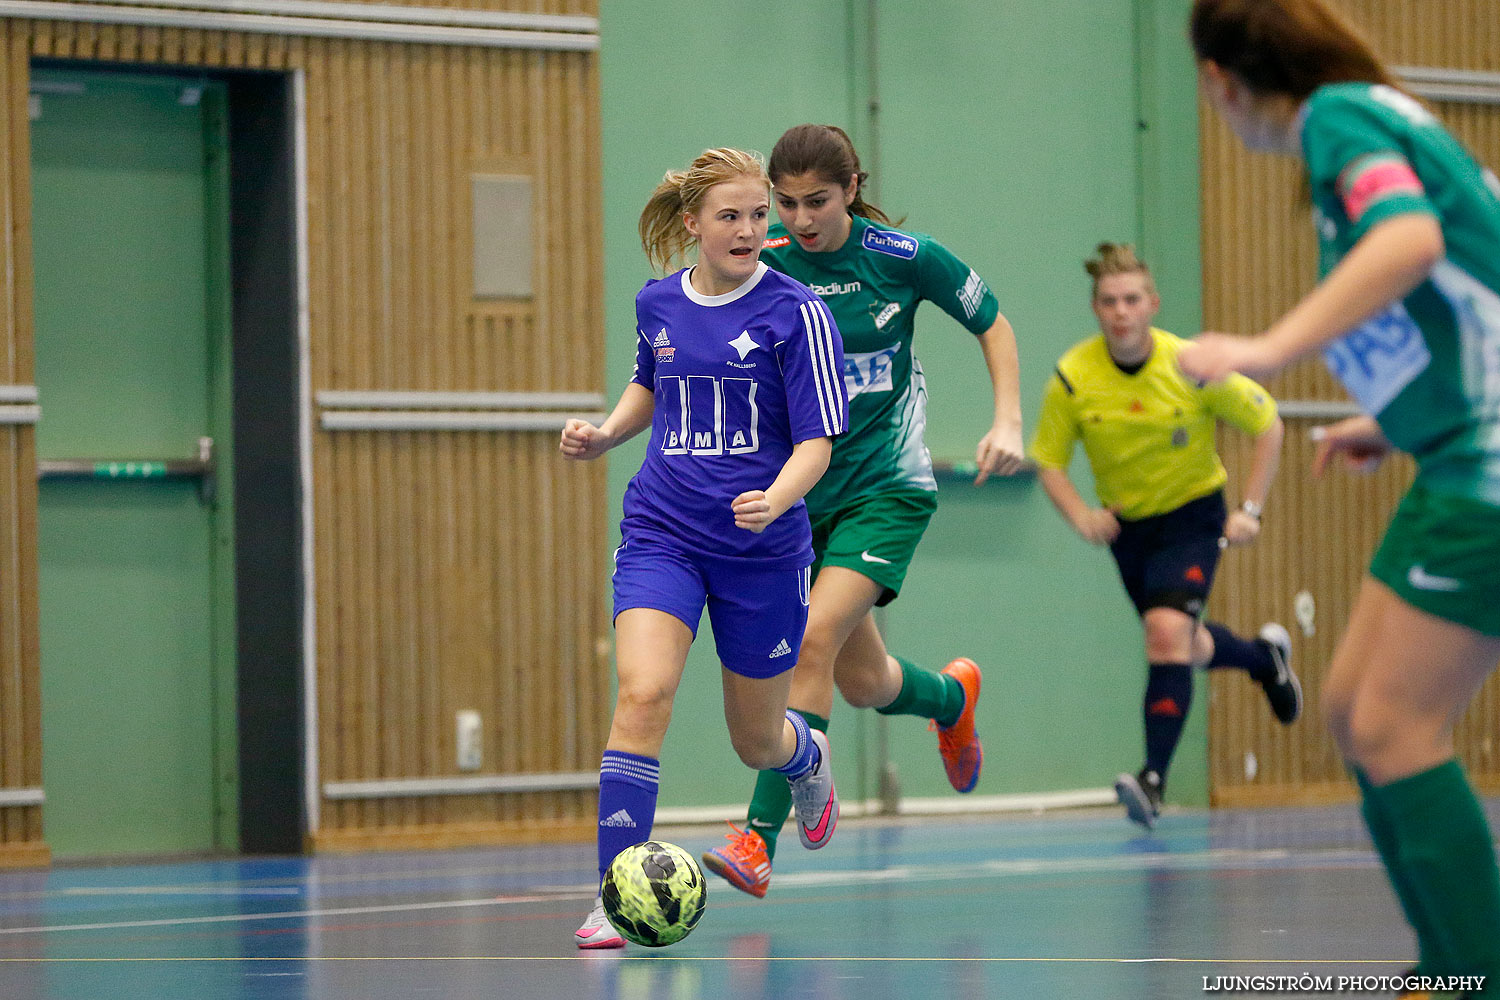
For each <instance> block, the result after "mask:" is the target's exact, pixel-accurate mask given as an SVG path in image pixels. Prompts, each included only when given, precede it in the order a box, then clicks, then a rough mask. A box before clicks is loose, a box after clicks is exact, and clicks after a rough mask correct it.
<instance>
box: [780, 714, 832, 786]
mask: <svg viewBox="0 0 1500 1000" xmlns="http://www.w3.org/2000/svg"><path fill="white" fill-rule="evenodd" d="M786 717H787V721H788V722H790V723H791V724H792V728H793V729H795V730H796V731H797V749H796V750H794V751H792V759H791V760H789V761H787V762H786V763H785V764H783V765H781V766H780V767H773V768H771V770H773V771H775V772H776V773H777V774H784V775H786V776H787V780H789V781H791V780H795V779H797V778H800V777H802V776H803V775H804V774H806V773H807V772H808V771H811V770H812V769H813V768H815V767H817V766H818V761H820V760H822V759H823V756H822V754H820V753H819V752H818V745H817V744H816V743H814V742H813V741H812V731H811V730H809V729H808V728H807V720H806V719H804V718H803V717H802V716H801V715H799V714H798V713H796V712H793V711H792V710H791V709H788V710H787V713H786Z"/></svg>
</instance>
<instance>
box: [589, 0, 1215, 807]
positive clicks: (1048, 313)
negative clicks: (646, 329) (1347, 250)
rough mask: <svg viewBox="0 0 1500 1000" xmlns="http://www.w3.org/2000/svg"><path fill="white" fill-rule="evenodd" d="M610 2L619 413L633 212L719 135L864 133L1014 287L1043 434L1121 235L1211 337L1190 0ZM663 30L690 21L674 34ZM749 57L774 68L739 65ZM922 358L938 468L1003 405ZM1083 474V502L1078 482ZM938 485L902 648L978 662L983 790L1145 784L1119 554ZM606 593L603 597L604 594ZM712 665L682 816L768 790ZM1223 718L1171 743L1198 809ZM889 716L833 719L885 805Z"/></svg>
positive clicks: (918, 734)
mask: <svg viewBox="0 0 1500 1000" xmlns="http://www.w3.org/2000/svg"><path fill="white" fill-rule="evenodd" d="M601 6H602V7H603V10H602V13H601V22H602V27H601V30H602V37H603V48H602V55H601V66H602V83H603V122H604V178H605V179H604V205H605V295H606V304H605V318H606V326H607V333H606V350H607V358H608V381H607V385H606V386H605V387H604V388H605V390H606V394H607V395H608V396H609V399H610V402H611V404H612V403H613V401H614V399H615V398H616V397H617V396H618V394H619V391H620V390H621V389H622V388H623V386H624V384H625V382H626V380H627V379H628V377H629V372H630V367H631V361H632V358H633V351H634V317H633V300H634V295H635V292H636V290H637V289H638V288H639V287H640V285H641V283H642V282H643V281H644V280H645V279H646V278H647V277H649V272H648V270H647V267H646V264H645V261H644V258H643V256H642V254H641V252H640V247H639V244H638V243H637V241H636V236H635V221H636V217H637V215H638V213H639V210H640V207H641V205H642V204H643V203H644V201H645V198H646V197H647V195H648V193H649V192H650V190H651V188H652V186H654V184H655V183H656V182H657V181H658V180H659V179H660V177H661V174H662V172H663V171H665V170H666V169H668V168H671V167H678V166H681V165H683V164H685V163H686V162H687V161H688V160H689V159H691V158H692V156H693V155H695V154H696V153H697V152H698V151H700V150H701V149H703V148H704V147H706V146H715V145H741V146H748V147H750V148H754V149H760V150H762V151H766V152H769V150H770V147H771V146H772V145H773V144H774V143H775V140H776V138H777V137H778V136H779V135H780V134H781V132H782V131H783V130H784V129H785V128H787V127H788V126H790V125H793V124H796V123H798V122H803V121H822V122H833V123H838V124H844V125H846V127H848V128H849V130H850V131H851V133H852V134H853V135H854V136H855V139H856V141H857V142H858V143H859V145H860V146H861V153H862V155H863V156H864V157H865V158H866V160H867V162H866V167H867V168H874V169H875V173H876V176H875V177H874V182H875V186H876V191H877V193H878V199H877V201H878V203H879V204H880V205H881V206H882V207H883V208H885V209H886V211H887V212H889V213H890V214H892V215H893V216H895V217H900V216H906V218H907V223H906V224H907V226H908V227H909V228H912V229H915V230H918V231H921V232H926V233H930V234H932V235H934V236H936V237H937V238H938V239H940V240H941V241H942V242H944V243H945V244H946V245H948V246H949V247H950V248H951V249H953V250H954V251H956V252H957V253H958V254H959V255H960V256H961V257H963V258H964V259H965V260H966V261H968V262H969V263H970V264H971V265H973V266H974V267H975V269H976V270H978V271H979V273H980V274H981V275H983V276H984V277H985V278H986V280H987V281H988V282H989V283H990V285H991V286H992V287H993V288H994V289H995V293H996V295H997V296H998V297H999V299H1000V303H1001V308H1002V309H1003V310H1004V312H1005V314H1006V315H1007V316H1008V317H1009V318H1010V320H1011V321H1012V323H1013V324H1014V325H1015V328H1016V331H1017V336H1018V338H1019V341H1020V345H1021V364H1022V392H1023V397H1024V411H1025V415H1026V418H1027V421H1028V434H1029V425H1030V423H1031V422H1032V421H1033V420H1034V418H1035V413H1036V407H1037V403H1038V400H1039V397H1040V390H1041V386H1042V383H1043V381H1044V379H1045V377H1046V375H1047V374H1048V373H1049V372H1050V371H1051V368H1052V365H1053V363H1054V362H1055V361H1056V358H1057V357H1058V355H1059V354H1061V353H1062V351H1063V350H1065V349H1066V348H1067V347H1068V346H1069V345H1071V344H1072V343H1074V342H1075V341H1077V340H1078V339H1080V338H1081V337H1083V336H1085V335H1086V334H1088V333H1090V332H1091V331H1092V330H1093V329H1094V326H1093V317H1092V314H1091V313H1090V312H1089V310H1088V303H1087V297H1088V284H1087V277H1086V276H1085V274H1084V273H1083V270H1082V266H1081V264H1082V261H1083V259H1084V258H1085V257H1086V256H1087V255H1088V254H1089V253H1090V252H1091V250H1092V248H1093V246H1094V244H1095V243H1097V242H1098V241H1100V240H1101V239H1115V240H1120V239H1124V240H1132V241H1134V242H1136V243H1137V244H1139V245H1141V246H1142V247H1143V248H1144V249H1145V251H1146V252H1147V253H1148V254H1150V255H1152V256H1151V259H1152V260H1153V262H1154V263H1155V264H1156V266H1157V269H1158V272H1159V274H1160V277H1161V286H1162V291H1163V296H1164V299H1165V300H1166V308H1165V309H1164V316H1163V322H1165V323H1167V324H1169V325H1170V326H1172V327H1174V328H1176V329H1180V330H1185V331H1192V330H1196V328H1197V326H1196V324H1197V322H1198V313H1199V298H1198V268H1199V264H1198V228H1197V225H1198V223H1197V212H1198V206H1197V195H1196V191H1197V184H1196V171H1197V135H1196V94H1195V90H1194V86H1193V83H1194V81H1193V69H1192V61H1191V57H1190V55H1189V53H1188V51H1187V46H1186V43H1185V41H1184V38H1183V25H1184V24H1185V19H1186V10H1187V6H1188V0H1137V3H1135V4H1127V3H1119V4H1109V5H1105V4H1099V3H1098V2H1097V0H1056V2H1052V3H1048V4H1004V5H978V4H974V5H967V4H941V5H936V6H934V5H918V4H900V3H892V2H889V0H886V2H879V0H877V2H876V3H874V4H873V5H871V4H867V3H859V2H846V0H814V2H808V3H790V2H770V3H764V4H759V5H756V6H755V7H754V8H753V12H754V16H753V19H750V18H747V17H746V14H745V11H746V9H745V8H740V7H731V6H729V5H722V6H720V5H701V4H691V3H686V2H683V0H663V2H658V3H652V4H649V5H648V4H645V3H642V2H639V0H611V2H610V3H606V4H603V5H601ZM872 12H873V16H872ZM664 23H670V24H672V25H673V26H674V27H673V32H672V34H671V36H670V38H669V39H666V40H665V41H664V35H663V32H662V30H661V25H662V24H664ZM871 25H873V32H872V31H871V30H870V28H871ZM872 36H873V42H872ZM1059 39H1063V40H1066V44H1065V45H1059V44H1058V40H1059ZM756 47H759V48H756ZM750 48H756V51H760V52H764V53H765V56H764V57H763V58H760V59H753V60H745V59H744V57H743V55H742V54H741V53H742V52H743V51H745V50H746V49H750ZM871 53H873V55H874V60H873V63H872V61H871V59H870V55H871ZM872 67H873V72H872ZM872 88H873V90H874V92H875V93H873V94H872ZM872 96H874V97H878V112H877V114H876V115H875V116H873V117H872V116H870V115H869V114H867V110H868V108H869V105H870V101H871V98H872ZM871 160H876V161H877V162H873V163H872V162H869V161H871ZM916 348H917V354H918V356H919V357H920V358H921V359H922V362H923V365H924V367H925V369H926V371H927V376H928V387H929V390H930V399H931V407H930V419H931V423H930V426H929V433H928V444H929V446H930V447H931V449H932V452H933V454H934V456H935V457H937V458H940V459H941V458H950V459H964V458H970V457H972V452H973V448H974V445H975V443H976V442H977V440H978V438H979V436H980V435H981V434H982V433H983V431H984V430H985V429H986V427H987V426H988V421H989V413H990V401H989V400H990V394H989V387H988V379H987V376H986V374H985V371H984V367H983V362H982V359H981V357H980V354H979V350H978V348H977V346H976V345H975V344H974V343H972V338H971V337H970V336H969V335H968V334H967V333H965V332H964V331H963V330H962V329H961V328H960V327H959V326H958V325H957V324H955V323H953V322H952V321H951V320H949V319H948V318H947V317H946V316H945V315H943V314H942V313H941V312H940V311H938V310H937V309H936V308H935V307H932V306H930V305H929V306H927V307H924V310H923V313H922V314H919V323H918V337H917V345H916ZM641 455H642V443H641V442H639V441H637V442H632V443H631V444H630V445H627V446H625V447H623V448H621V449H620V450H619V451H618V452H616V453H615V454H614V455H613V456H611V464H610V477H609V479H610V518H611V520H615V519H617V518H618V511H619V503H620V497H621V495H622V493H623V491H624V487H625V483H626V482H627V481H628V480H629V478H630V476H631V475H632V474H633V473H634V471H635V469H636V468H637V466H638V465H639V463H640V459H641ZM1075 472H1076V473H1077V475H1078V476H1079V481H1080V486H1081V487H1082V488H1084V489H1085V490H1087V489H1089V488H1090V487H1089V484H1088V482H1087V478H1086V474H1085V472H1084V470H1083V469H1082V468H1081V467H1076V468H1075ZM941 485H942V501H941V504H940V508H939V511H938V514H937V516H936V517H935V518H934V520H933V523H932V526H931V528H930V529H929V531H928V534H927V536H926V538H925V540H924V542H923V545H922V547H921V549H920V550H919V551H918V555H917V559H916V562H915V564H914V565H913V567H912V571H911V574H910V576H909V578H908V583H907V586H906V588H905V590H904V591H903V595H902V597H901V599H900V600H899V601H897V602H895V603H894V604H893V605H892V606H891V607H890V608H889V609H888V610H887V611H886V612H884V625H885V630H886V634H887V637H888V641H889V643H890V645H891V648H892V649H894V650H896V651H898V652H900V653H902V654H903V655H905V656H908V657H910V658H913V659H915V660H917V661H918V662H919V663H922V664H924V665H928V666H933V667H938V666H941V665H942V664H943V663H944V662H946V661H947V660H948V659H950V658H952V657H953V656H956V655H960V654H963V655H969V656H972V657H974V658H975V659H977V660H978V661H979V662H980V663H981V664H982V665H983V666H984V667H985V668H986V673H985V679H986V686H985V694H984V698H983V700H982V701H981V704H980V720H979V721H980V732H981V734H982V735H983V736H984V738H985V743H986V752H987V763H986V769H985V774H984V777H983V779H982V780H981V782H980V785H979V787H978V789H977V793H978V794H981V795H983V794H1001V793H1008V792H1026V791H1047V790H1059V789H1073V788H1100V787H1105V786H1107V785H1108V784H1109V783H1110V782H1111V781H1112V780H1113V777H1114V775H1115V774H1116V773H1117V772H1118V771H1120V770H1125V769H1129V770H1134V769H1135V768H1136V767H1138V766H1139V757H1140V752H1141V751H1140V744H1141V736H1140V719H1139V715H1140V709H1139V704H1140V693H1141V686H1142V683H1143V679H1144V663H1143V659H1142V655H1141V652H1140V634H1139V626H1138V625H1137V623H1136V621H1135V619H1134V616H1133V614H1132V612H1131V610H1130V608H1129V605H1128V603H1127V602H1126V600H1125V598H1124V596H1123V594H1122V593H1121V591H1120V588H1119V584H1118V581H1117V579H1116V577H1115V574H1114V567H1113V564H1112V562H1111V561H1110V560H1109V557H1108V554H1107V553H1106V552H1104V551H1102V550H1096V549H1092V548H1090V547H1089V546H1087V545H1085V544H1084V543H1083V542H1081V541H1079V540H1078V539H1076V538H1075V537H1074V536H1073V535H1072V533H1071V532H1070V531H1069V530H1068V529H1067V528H1066V527H1065V526H1064V525H1063V523H1062V522H1061V520H1060V519H1059V518H1058V517H1057V515H1056V514H1055V513H1054V512H1053V510H1052V508H1051V506H1050V504H1049V503H1048V502H1047V500H1046V497H1045V496H1044V495H1043V494H1042V493H1041V491H1040V489H1039V488H1037V487H1036V485H1035V483H1034V481H1033V480H1030V479H1024V480H1016V481H1011V482H1005V483H999V484H996V485H990V486H986V487H984V488H981V489H977V490H976V489H974V488H973V487H972V486H970V485H969V484H968V483H966V482H963V481H944V482H943V483H942V484H941ZM607 590H608V584H607V581H601V597H600V599H601V600H607V599H608V594H607ZM718 673H719V668H718V665H717V660H716V659H715V658H714V655H713V650H712V643H711V638H710V636H709V632H708V629H707V628H706V627H705V628H703V629H702V632H701V635H700V640H699V642H698V643H697V645H696V647H695V649H694V652H693V655H692V657H691V658H690V660H689V664H688V673H687V677H686V678H685V679H684V682H683V685H682V688H681V690H680V692H679V695H678V701H677V707H676V711H675V715H674V722H673V726H672V730H671V733H670V734H669V736H668V741H667V746H666V749H665V750H664V752H663V761H662V763H663V776H664V782H663V791H662V804H663V805H664V806H685V805H707V804H719V803H725V802H733V801H740V800H743V799H744V798H745V797H746V796H747V794H748V791H749V780H750V779H749V774H748V773H747V772H745V771H744V770H743V767H742V765H740V764H739V762H738V761H737V759H736V758H735V757H734V755H733V752H732V751H731V750H730V748H729V742H728V738H727V735H726V732H725V729H724V723H723V720H722V702H721V699H720V693H719V691H720V689H719V677H718ZM1205 715H1206V712H1205V711H1204V710H1203V706H1202V705H1200V706H1199V708H1198V709H1197V710H1195V712H1194V719H1193V721H1192V723H1191V724H1190V730H1189V734H1188V736H1187V738H1186V741H1185V743H1184V746H1183V749H1182V752H1181V753H1180V755H1179V761H1178V765H1177V769H1176V771H1175V773H1174V777H1173V798H1174V800H1175V801H1178V802H1186V803H1193V802H1200V803H1201V802H1203V801H1206V777H1205V774H1206V767H1205V763H1206V762H1205V745H1206V744H1205V739H1204V736H1203V728H1202V719H1203V717H1204V716H1205ZM878 726H879V723H878V722H877V717H876V716H875V715H874V714H873V713H855V712H852V711H850V710H848V709H847V708H843V709H840V710H836V712H835V720H834V729H833V738H834V746H835V748H836V750H835V754H836V761H837V763H836V768H837V773H838V777H839V782H840V787H841V790H842V792H843V794H844V795H845V797H846V798H860V797H867V796H874V795H875V794H876V773H877V762H878V760H879V744H880V742H881V735H880V733H879V731H878ZM888 742H889V758H890V760H891V762H892V763H893V764H894V765H895V767H896V769H897V772H898V774H899V777H900V780H901V783H902V790H903V793H904V794H905V795H909V796H938V795H945V794H951V791H950V790H949V789H948V786H947V783H946V781H945V780H944V778H943V774H942V769H941V766H940V764H939V762H938V759H937V754H936V752H935V749H934V747H935V738H934V737H933V736H932V735H931V734H930V733H928V732H927V731H926V727H925V726H924V725H923V724H922V723H921V722H920V721H919V720H915V719H896V720H892V721H891V723H890V724H889V727H888Z"/></svg>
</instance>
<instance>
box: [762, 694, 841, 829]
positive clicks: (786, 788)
mask: <svg viewBox="0 0 1500 1000" xmlns="http://www.w3.org/2000/svg"><path fill="white" fill-rule="evenodd" d="M792 711H793V712H796V713H797V714H798V715H800V716H802V718H803V719H805V720H807V724H808V726H809V727H811V728H813V729H816V730H817V731H818V732H820V733H826V732H828V720H827V719H825V718H823V717H822V716H821V715H814V714H813V713H811V712H804V711H802V710H801V709H800V708H794V709H792ZM791 811H792V788H791V786H790V785H788V784H787V783H786V775H784V774H777V773H776V772H775V771H761V772H760V773H759V774H758V775H756V777H755V794H753V795H751V796H750V811H749V814H748V815H747V816H746V817H745V823H746V825H747V827H748V828H749V829H751V830H754V831H755V832H756V833H758V834H760V836H761V839H762V840H764V841H765V842H766V857H768V858H773V859H774V858H775V857H776V838H777V837H779V836H781V828H782V826H784V825H785V824H786V818H787V815H788V814H789V813H790V812H791Z"/></svg>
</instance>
